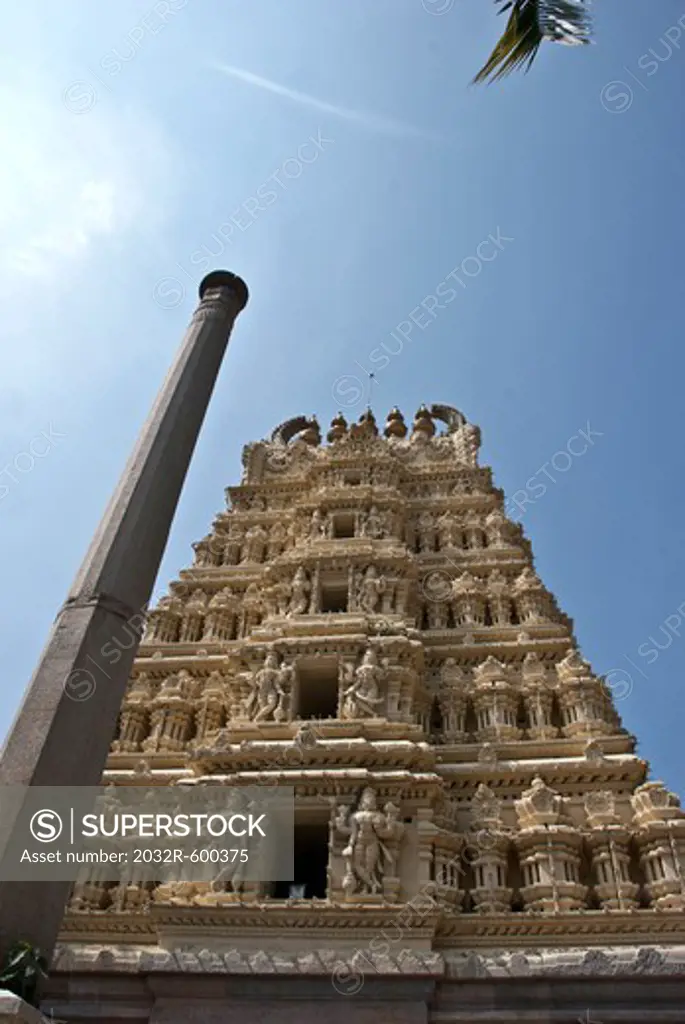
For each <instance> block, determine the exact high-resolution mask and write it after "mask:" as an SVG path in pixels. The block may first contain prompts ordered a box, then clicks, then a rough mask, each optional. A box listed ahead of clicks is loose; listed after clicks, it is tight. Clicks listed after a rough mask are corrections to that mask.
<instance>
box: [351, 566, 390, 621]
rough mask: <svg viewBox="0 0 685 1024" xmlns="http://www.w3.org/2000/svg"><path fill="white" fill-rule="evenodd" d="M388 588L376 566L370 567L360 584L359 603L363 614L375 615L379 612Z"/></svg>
mask: <svg viewBox="0 0 685 1024" xmlns="http://www.w3.org/2000/svg"><path fill="white" fill-rule="evenodd" d="M385 588H386V580H385V577H384V576H379V575H378V571H377V569H376V567H375V565H370V566H369V567H368V569H367V570H366V572H365V573H364V575H363V576H362V579H361V582H360V584H359V591H358V595H357V603H358V605H359V607H360V608H361V610H362V611H363V612H366V613H367V614H368V615H373V614H374V613H375V612H376V611H378V605H379V602H380V599H381V595H382V594H383V592H384V590H385Z"/></svg>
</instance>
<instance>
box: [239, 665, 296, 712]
mask: <svg viewBox="0 0 685 1024" xmlns="http://www.w3.org/2000/svg"><path fill="white" fill-rule="evenodd" d="M291 674H292V668H291V667H290V666H283V667H281V668H279V665H278V657H277V655H276V654H274V652H273V651H270V652H269V653H268V654H267V656H266V658H265V659H264V666H263V668H260V669H259V671H258V672H256V673H255V674H254V676H253V679H252V692H251V693H250V695H249V697H248V698H247V701H246V702H245V714H246V715H247V717H248V718H249V719H251V721H253V722H264V721H266V720H269V719H270V720H272V721H274V722H282V721H283V719H284V718H285V716H286V708H285V705H286V701H287V697H288V694H287V693H286V689H285V687H284V683H285V684H286V685H287V684H288V683H289V682H290V677H291Z"/></svg>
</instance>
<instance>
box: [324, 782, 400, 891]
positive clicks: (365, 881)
mask: <svg viewBox="0 0 685 1024" xmlns="http://www.w3.org/2000/svg"><path fill="white" fill-rule="evenodd" d="M398 816H399V808H397V807H395V806H394V804H390V803H388V804H386V805H385V807H384V809H383V811H379V810H378V803H377V798H376V794H375V792H374V791H373V789H370V788H368V787H367V788H366V789H365V790H364V791H363V793H362V795H361V799H360V801H359V807H358V808H357V810H356V811H353V812H352V813H351V814H349V815H348V816H347V817H345V816H343V815H342V814H338V815H337V816H336V818H335V821H334V827H335V830H336V831H337V832H338V833H339V834H340V835H343V836H349V842H348V844H347V846H346V847H345V849H344V850H343V851H342V855H343V857H344V858H345V876H344V878H343V883H342V887H343V890H344V891H345V893H346V894H347V895H348V896H351V895H353V894H354V893H360V894H363V895H371V896H375V895H377V894H379V893H381V892H382V891H383V877H384V875H392V874H394V872H395V865H396V851H395V850H393V849H392V848H391V845H389V844H392V846H396V844H397V843H398V842H399V840H400V839H401V837H402V833H403V832H404V825H403V824H402V823H401V822H400V821H399V820H398Z"/></svg>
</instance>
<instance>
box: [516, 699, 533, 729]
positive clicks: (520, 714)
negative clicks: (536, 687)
mask: <svg viewBox="0 0 685 1024" xmlns="http://www.w3.org/2000/svg"><path fill="white" fill-rule="evenodd" d="M529 724H530V723H529V722H528V712H527V711H526V704H525V701H524V699H523V697H521V698H520V700H519V702H518V707H517V708H516V725H517V726H518V728H519V729H527V728H528V727H529Z"/></svg>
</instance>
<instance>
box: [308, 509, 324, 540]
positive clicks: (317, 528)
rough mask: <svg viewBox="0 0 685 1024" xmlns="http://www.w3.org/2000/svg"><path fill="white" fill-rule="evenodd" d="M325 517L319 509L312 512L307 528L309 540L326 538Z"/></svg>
mask: <svg viewBox="0 0 685 1024" xmlns="http://www.w3.org/2000/svg"><path fill="white" fill-rule="evenodd" d="M326 527H327V517H326V516H325V515H324V514H323V512H322V511H321V509H319V508H317V509H315V510H314V512H312V518H311V522H310V526H309V539H310V540H320V539H321V537H325V536H326Z"/></svg>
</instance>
